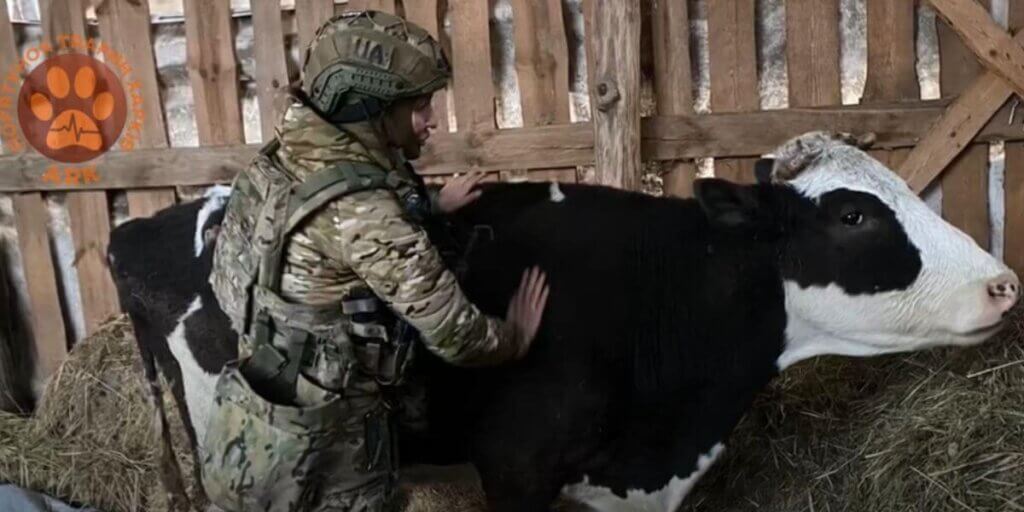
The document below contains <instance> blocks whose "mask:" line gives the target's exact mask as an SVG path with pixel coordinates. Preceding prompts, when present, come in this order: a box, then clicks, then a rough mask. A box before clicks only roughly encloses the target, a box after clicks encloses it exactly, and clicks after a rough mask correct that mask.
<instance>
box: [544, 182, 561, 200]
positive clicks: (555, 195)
mask: <svg viewBox="0 0 1024 512" xmlns="http://www.w3.org/2000/svg"><path fill="white" fill-rule="evenodd" d="M548 191H549V192H550V193H551V202H553V203H561V202H562V201H565V194H563V193H562V189H561V188H559V187H558V182H557V181H552V182H551V186H550V187H548Z"/></svg>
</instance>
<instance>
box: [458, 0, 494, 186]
mask: <svg viewBox="0 0 1024 512" xmlns="http://www.w3.org/2000/svg"><path fill="white" fill-rule="evenodd" d="M449 7H450V9H451V24H452V29H451V31H452V61H453V63H452V67H453V68H454V70H453V72H454V75H455V76H454V77H453V81H454V84H453V87H454V89H455V124H456V127H457V128H458V130H459V131H461V132H467V131H480V130H489V129H492V128H494V127H495V126H496V124H495V123H496V121H495V116H494V108H495V106H494V82H493V80H492V79H491V38H490V24H489V21H488V13H487V8H488V2H483V1H481V0H451V2H450V4H449ZM463 171H465V169H463Z"/></svg>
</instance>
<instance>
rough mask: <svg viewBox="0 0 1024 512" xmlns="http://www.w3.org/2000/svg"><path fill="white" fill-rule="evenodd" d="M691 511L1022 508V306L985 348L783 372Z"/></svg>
mask: <svg viewBox="0 0 1024 512" xmlns="http://www.w3.org/2000/svg"><path fill="white" fill-rule="evenodd" d="M683 510H685V511H687V512H690V511H697V510H716V511H718V510H721V511H746V510H758V511H766V512H775V511H779V512H781V511H786V512H799V511H832V512H840V511H849V512H860V511H863V512H897V511H899V512H903V511H929V512H942V511H958V512H964V511H976V512H988V511H1014V510H1024V308H1021V307H1018V308H1017V309H1016V310H1015V311H1014V312H1013V314H1012V317H1011V323H1010V325H1009V326H1008V327H1007V328H1006V329H1004V331H1003V332H1002V333H1001V334H1000V335H998V336H997V337H995V338H993V339H991V340H989V341H988V342H986V343H985V344H984V345H982V346H979V347H975V348H967V349H939V350H932V351H927V352H922V353H917V354H910V355H908V354H903V355H893V356H887V357H880V358H873V359H868V360H857V359H849V358H838V357H836V358H822V359H818V360H815V361H805V362H803V363H801V364H800V365H798V366H797V367H794V368H792V369H790V370H787V372H786V373H785V374H784V376H783V377H781V378H780V379H777V380H776V382H775V383H773V385H772V386H771V387H770V389H769V390H768V391H767V392H765V393H762V395H761V396H760V397H759V399H758V403H757V405H756V407H755V408H754V409H753V410H751V411H750V412H749V413H748V414H747V415H746V417H745V418H744V419H743V421H742V422H741V424H740V426H739V427H738V428H737V430H736V432H735V433H734V435H733V436H732V439H731V440H730V442H729V443H728V447H727V448H726V451H725V455H724V456H723V458H722V459H721V460H720V461H719V463H718V464H717V465H716V466H715V467H714V468H713V469H712V470H711V471H709V473H708V474H707V475H706V476H705V478H704V479H703V480H702V481H701V483H700V484H698V486H697V488H696V489H695V490H694V492H693V494H691V496H690V499H689V500H688V504H687V505H686V506H684V507H683Z"/></svg>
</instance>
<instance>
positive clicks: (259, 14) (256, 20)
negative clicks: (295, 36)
mask: <svg viewBox="0 0 1024 512" xmlns="http://www.w3.org/2000/svg"><path fill="white" fill-rule="evenodd" d="M252 31H253V34H256V37H254V38H253V45H254V46H255V49H254V53H255V54H256V96H257V98H258V100H259V104H260V131H261V134H262V140H263V141H264V142H266V141H269V140H270V139H272V138H273V137H274V127H275V126H276V125H277V122H278V120H279V118H280V116H281V114H282V112H283V111H284V101H282V100H283V98H282V95H281V93H282V92H283V90H284V89H285V88H287V87H288V67H287V59H286V57H285V51H284V46H285V45H284V30H283V28H282V23H281V0H252Z"/></svg>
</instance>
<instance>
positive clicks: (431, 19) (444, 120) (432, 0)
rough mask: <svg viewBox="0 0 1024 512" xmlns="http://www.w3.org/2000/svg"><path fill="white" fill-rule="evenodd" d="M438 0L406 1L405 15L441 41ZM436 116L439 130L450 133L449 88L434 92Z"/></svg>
mask: <svg viewBox="0 0 1024 512" xmlns="http://www.w3.org/2000/svg"><path fill="white" fill-rule="evenodd" d="M437 9H438V1H437V0H416V1H414V2H406V3H405V17H406V19H408V20H409V21H411V22H413V23H415V24H417V25H419V26H421V27H423V28H424V30H426V31H427V32H430V35H432V36H434V39H436V40H438V41H441V31H440V27H439V23H438V14H439V13H438V10H437ZM434 118H435V119H437V131H438V132H440V133H448V89H447V88H445V89H441V90H439V91H437V92H436V93H434Z"/></svg>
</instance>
